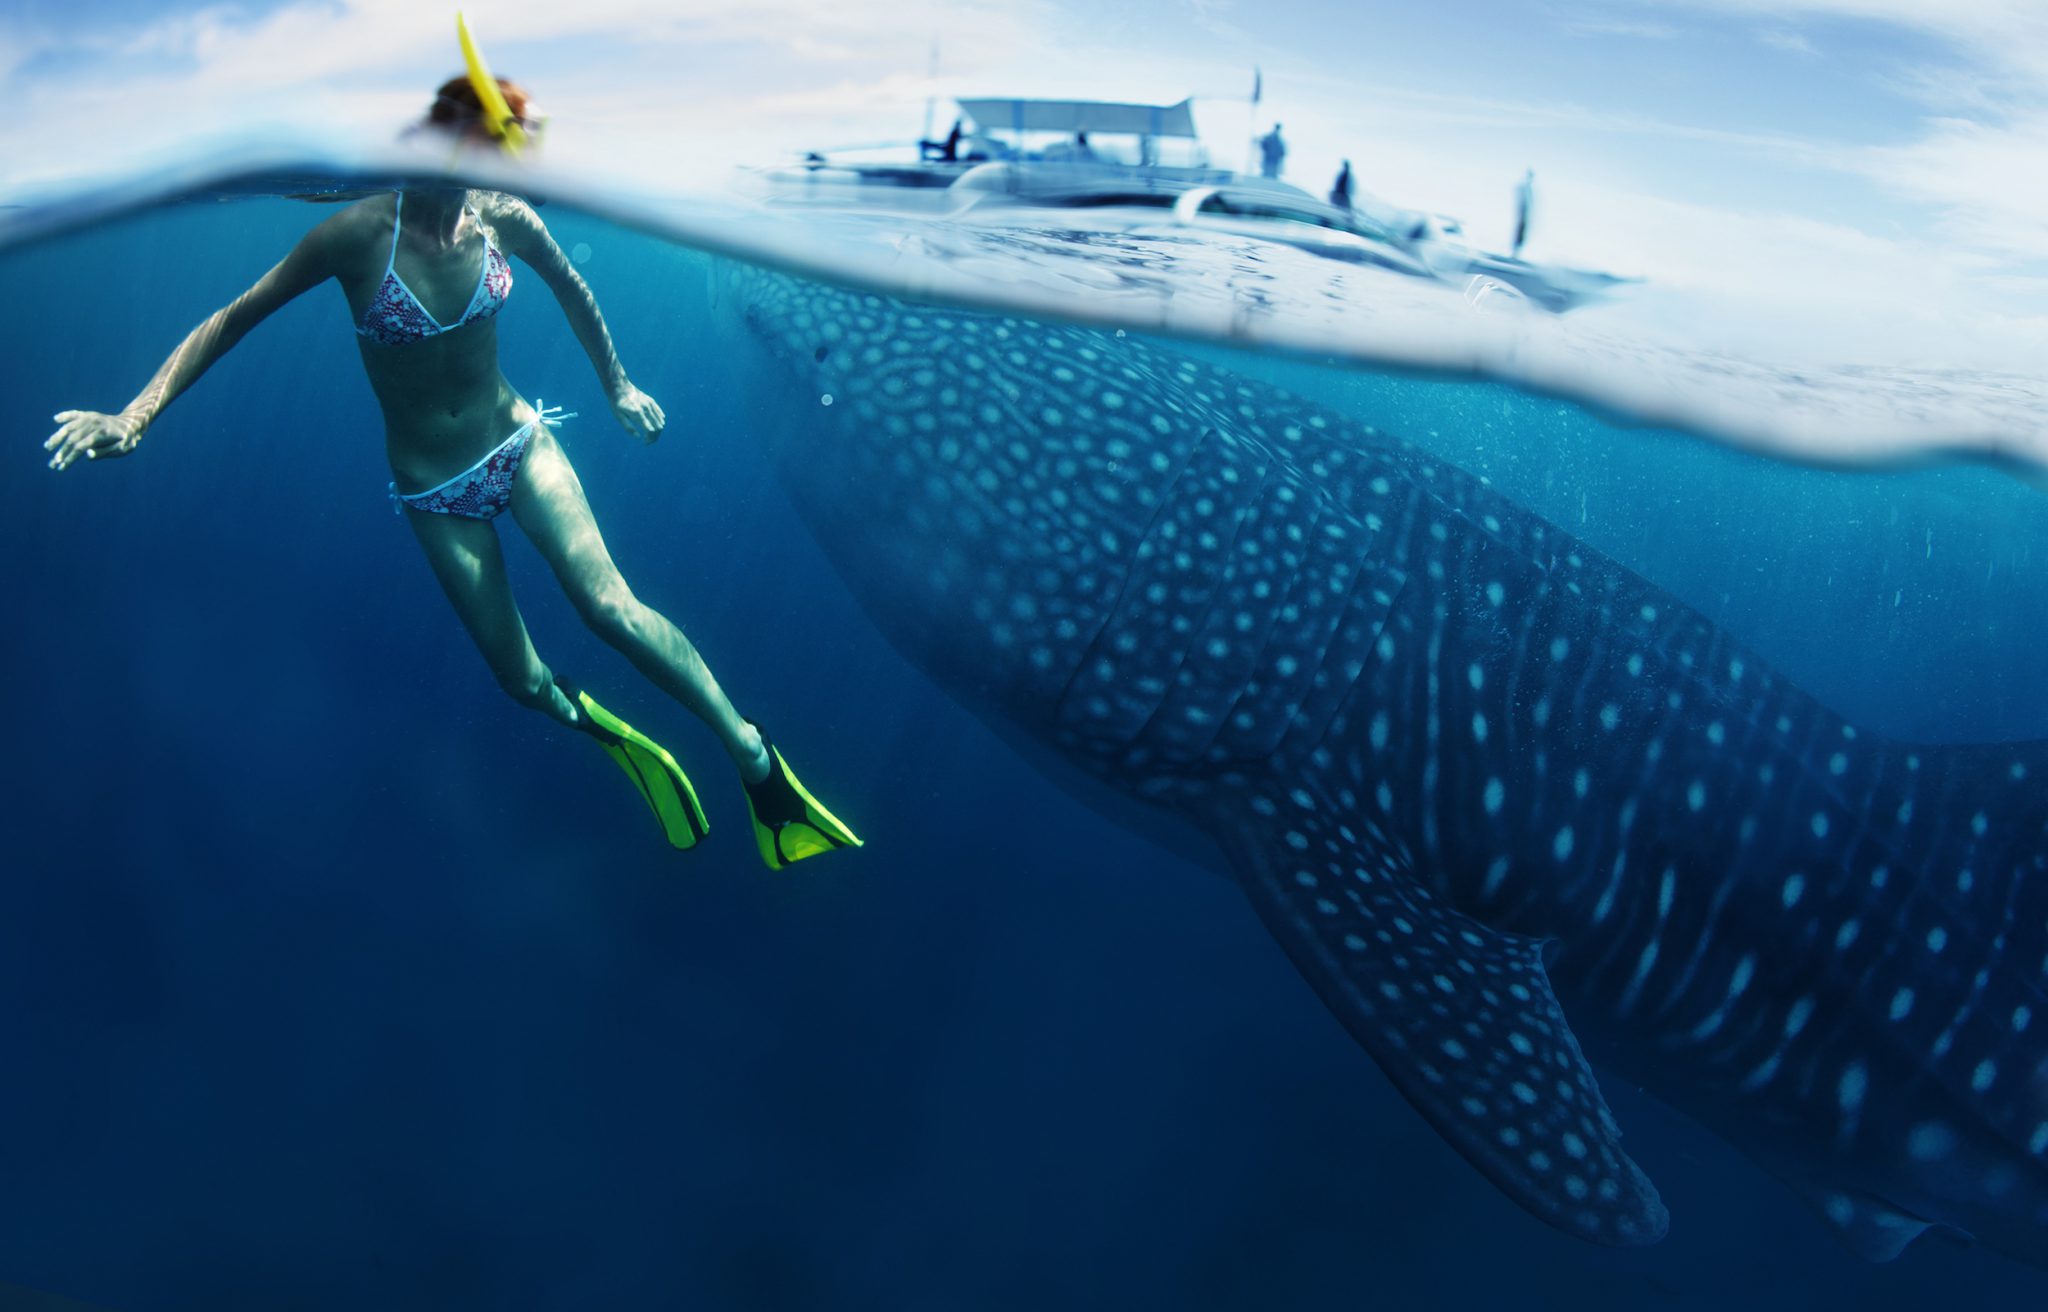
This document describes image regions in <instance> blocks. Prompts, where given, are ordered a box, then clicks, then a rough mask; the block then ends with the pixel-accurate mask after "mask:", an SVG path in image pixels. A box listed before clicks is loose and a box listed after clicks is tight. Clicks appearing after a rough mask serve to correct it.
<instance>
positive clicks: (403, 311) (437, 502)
mask: <svg viewBox="0 0 2048 1312" xmlns="http://www.w3.org/2000/svg"><path fill="white" fill-rule="evenodd" d="M404 213H405V194H404V193H403V192H401V193H399V196H398V201H397V203H396V205H394V206H393V208H392V212H391V258H390V259H389V260H387V261H386V262H385V265H384V280H383V281H382V282H380V283H378V284H377V293H376V295H374V296H372V297H371V298H370V303H369V305H368V306H366V307H365V308H364V310H363V318H362V322H360V323H358V324H357V325H356V332H357V333H358V334H360V335H361V336H364V337H367V338H369V339H370V340H371V341H373V342H378V343H381V344H382V345H385V346H409V345H412V344H413V343H415V342H423V341H426V340H427V339H428V338H430V337H439V336H440V335H441V334H442V333H452V332H454V331H455V330H456V329H457V328H461V327H463V326H465V325H467V324H472V323H477V322H479V321H481V320H484V319H489V318H492V317H493V316H495V315H496V314H497V313H498V311H499V310H501V309H503V308H504V306H505V301H506V299H507V298H508V297H509V296H511V294H512V266H511V265H510V264H508V263H507V262H506V260H505V255H504V252H502V251H500V250H499V249H498V247H497V244H496V243H495V242H493V241H492V240H491V234H490V232H489V231H488V230H485V231H484V267H483V271H482V272H481V273H479V274H478V275H477V280H476V291H475V292H474V293H473V294H471V296H470V298H469V306H468V308H466V309H465V310H463V312H462V317H461V318H459V319H457V320H456V321H455V322H454V323H449V324H444V323H442V322H441V321H440V320H438V319H436V318H435V317H434V316H433V315H431V314H429V313H428V312H427V307H426V306H424V305H422V304H420V298H419V297H417V296H415V295H414V294H413V291H412V288H410V287H408V286H406V285H405V279H403V278H401V277H399V276H398V231H399V224H400V222H401V221H402V219H403V216H404ZM470 216H471V217H472V218H475V219H476V220H477V224H478V227H479V228H481V227H482V219H481V218H480V217H478V216H477V214H476V211H475V210H474V209H472V210H470ZM573 418H575V415H574V413H573V412H568V413H565V412H564V411H563V410H562V408H561V407H560V406H556V407H555V408H554V409H553V410H550V409H549V408H548V407H546V406H545V405H542V404H540V403H538V402H536V403H535V405H534V415H533V418H532V419H530V420H528V421H527V422H526V423H524V424H521V425H520V426H519V429H518V431H517V432H515V433H513V434H512V436H510V437H508V438H506V439H505V440H504V441H503V442H502V443H500V444H499V445H498V446H497V448H496V449H494V450H493V451H491V452H490V454H488V455H486V456H485V457H484V458H483V459H481V460H479V461H477V462H476V463H475V464H473V465H471V466H470V467H469V468H468V469H465V470H463V471H462V472H461V473H459V474H457V475H456V476H455V477H453V478H451V479H449V480H448V481H447V482H445V483H441V484H439V485H437V486H435V487H430V488H428V489H427V490H426V491H424V492H410V493H407V492H400V491H399V490H398V484H396V483H393V484H391V513H392V514H394V515H395V514H397V513H398V512H399V510H400V509H401V508H402V507H405V506H410V507H411V508H412V509H414V510H420V511H425V512H427V513H428V514H434V515H463V516H466V517H468V518H470V519H496V518H497V517H498V516H499V515H501V514H503V513H504V511H505V507H506V506H508V505H510V504H511V503H512V483H513V481H514V480H515V479H517V478H518V477H519V466H520V464H521V463H522V462H524V461H525V459H526V446H527V443H528V442H530V441H531V440H532V438H533V433H534V430H535V429H536V428H539V427H541V426H542V425H546V426H548V427H550V428H553V427H557V426H559V425H560V424H561V422H562V421H563V420H564V419H573Z"/></svg>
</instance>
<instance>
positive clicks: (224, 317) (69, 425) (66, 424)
mask: <svg viewBox="0 0 2048 1312" xmlns="http://www.w3.org/2000/svg"><path fill="white" fill-rule="evenodd" d="M349 217H350V216H349V215H346V214H337V215H335V216H334V217H333V218H331V219H329V220H327V221H326V222H325V223H322V224H321V225H320V226H319V227H317V228H314V229H313V230H312V231H311V232H309V233H307V234H306V235H305V236H304V237H302V238H300V239H299V244H298V245H296V246H294V247H293V248H292V252H291V254H289V255H287V256H285V257H284V259H282V260H280V261H279V262H278V264H277V267H275V268H273V269H272V270H271V271H270V272H269V273H266V274H264V275H263V276H262V277H261V278H259V279H257V281H256V285H255V286H253V287H251V288H250V289H249V290H248V291H246V292H243V293H242V294H241V295H240V296H237V297H236V298H235V299H234V300H233V301H232V302H231V303H229V304H228V305H226V306H224V307H222V308H221V309H219V310H216V311H214V312H213V314H212V315H211V316H209V317H208V318H207V320H206V322H205V323H202V324H200V325H199V326H198V327H197V328H194V329H193V330H192V331H191V332H190V333H189V334H187V335H186V338H185V340H184V341H182V342H180V343H179V344H178V349H177V350H175V351H173V352H171V358H170V359H168V360H165V361H164V363H163V367H162V368H160V369H158V370H157V371H156V376H155V377H153V378H151V379H150V380H149V384H148V385H147V386H146V387H144V388H143V389H142V391H141V392H139V393H138V394H137V395H136V397H135V399H134V400H133V401H130V402H129V403H128V405H127V407H126V408H125V409H123V410H122V411H121V413H119V414H115V415H108V414H101V413H100V412H98V411H97V410H65V411H61V412H59V413H58V414H57V416H56V421H57V423H58V424H59V425H60V427H59V428H58V429H57V431H56V432H55V433H52V434H51V435H50V440H49V441H47V442H44V443H43V450H45V451H48V452H50V453H51V455H50V468H52V469H68V468H70V467H71V464H72V462H74V461H76V460H78V459H79V458H80V457H83V458H85V459H87V460H97V459H100V458H101V457H103V456H105V457H112V456H125V455H127V454H129V453H130V452H131V451H133V450H135V448H136V447H137V446H139V445H140V444H141V442H142V435H143V434H144V433H145V432H147V431H148V430H149V426H150V425H151V424H153V423H155V422H156V417H157V416H158V415H159V414H161V413H163V408H164V407H165V406H167V405H169V404H170V403H171V402H172V401H174V400H176V399H177V397H178V395H179V394H180V393H181V392H183V391H184V390H185V389H186V388H188V387H190V386H192V384H193V383H195V382H198V381H199V376H200V375H201V374H203V373H205V372H206V370H207V368H208V367H209V366H211V365H212V364H213V362H214V361H215V360H218V359H220V358H221V357H222V356H223V355H226V354H227V353H228V351H229V350H230V349H231V348H233V346H234V345H235V343H236V342H239V341H241V340H242V338H243V336H244V335H246V334H247V333H248V331H249V330H250V329H251V328H254V327H255V326H256V325H257V324H259V323H262V322H263V321H264V320H265V319H266V318H268V317H270V315H271V314H272V313H273V312H274V311H276V310H277V308H278V307H279V306H281V305H283V304H285V302H287V301H289V300H291V299H292V298H293V297H295V296H297V295H299V294H300V293H301V292H304V291H307V290H309V289H311V288H313V287H316V286H318V285H319V284H320V283H322V282H325V281H326V280H327V279H329V278H331V277H333V276H334V273H335V270H336V268H337V263H336V260H335V250H336V248H337V247H338V246H339V245H340V242H341V237H340V233H341V230H342V227H343V225H344V223H345V221H346V220H348V219H349Z"/></svg>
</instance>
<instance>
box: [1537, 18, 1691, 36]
mask: <svg viewBox="0 0 2048 1312" xmlns="http://www.w3.org/2000/svg"><path fill="white" fill-rule="evenodd" d="M1560 26H1561V27H1562V29H1563V30H1564V31H1565V32H1567V33H1569V34H1570V35H1572V36H1621V37H1635V38H1638V39H1640V40H1644V41H1671V40H1675V39H1677V38H1678V37H1681V36H1683V35H1685V29H1684V28H1682V27H1679V26H1677V25H1676V24H1674V23H1652V22H1646V21H1643V20H1641V19H1626V18H1608V17H1602V16H1595V15H1587V16H1584V17H1576V18H1566V19H1565V20H1563V22H1562V24H1561V25H1560Z"/></svg>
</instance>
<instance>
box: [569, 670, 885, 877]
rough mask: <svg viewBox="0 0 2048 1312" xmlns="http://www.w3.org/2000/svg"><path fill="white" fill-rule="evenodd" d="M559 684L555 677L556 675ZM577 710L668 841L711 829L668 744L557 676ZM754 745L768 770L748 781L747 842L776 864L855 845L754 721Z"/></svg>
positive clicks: (679, 842) (695, 838) (688, 844)
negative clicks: (762, 751) (750, 830)
mask: <svg viewBox="0 0 2048 1312" xmlns="http://www.w3.org/2000/svg"><path fill="white" fill-rule="evenodd" d="M557 682H558V684H559V682H560V681H559V680H558V681H557ZM560 686H561V688H562V691H563V692H564V693H566V694H567V695H568V697H569V700H570V702H572V703H573V704H574V705H575V707H576V709H577V711H578V721H577V727H578V728H580V729H582V730H583V731H584V732H585V733H587V734H589V735H590V736H591V737H593V738H595V739H597V741H598V744H599V746H601V747H603V748H604V750H605V755H607V756H609V757H611V758H612V760H614V761H616V762H618V765H619V768H620V769H621V770H624V771H625V772H626V777H627V778H628V779H631V780H632V781H633V786H634V787H635V788H637V789H639V790H640V795H641V797H643V798H645V799H646V801H647V806H648V808H649V809H650V810H652V811H653V812H654V818H655V819H656V820H658V821H660V822H661V829H662V833H663V834H665V835H666V836H667V838H668V841H669V845H670V846H672V847H675V848H678V849H682V850H687V849H689V848H692V847H695V846H696V845H697V844H698V843H699V842H701V841H703V839H704V838H705V836H706V835H708V834H709V833H710V832H711V822H710V821H709V820H708V819H706V818H705V815H704V808H703V806H702V805H700V804H699V803H698V801H697V790H696V789H695V788H693V787H691V786H690V778H689V776H688V775H686V774H684V773H683V769H682V767H681V766H679V765H677V764H676V758H675V757H673V756H671V755H669V754H668V751H667V749H665V748H664V747H662V745H661V744H660V743H657V742H655V741H654V740H653V739H652V738H649V737H648V736H647V735H646V734H644V733H641V732H640V731H639V730H638V729H635V728H634V727H633V726H632V725H630V724H627V723H626V722H625V721H624V720H621V719H620V718H619V717H618V716H616V715H613V714H612V713H611V712H610V711H607V710H606V709H605V708H604V707H602V706H600V705H598V704H597V702H596V700H595V699H593V698H592V697H591V695H590V694H589V693H587V692H582V691H580V690H577V689H574V688H571V687H569V686H568V685H566V684H560ZM754 727H755V729H756V730H760V732H761V745H762V746H763V747H764V748H766V749H767V751H768V777H767V778H766V779H763V780H762V781H761V782H760V783H758V784H747V785H745V787H746V793H747V810H748V812H749V814H750V815H751V816H752V817H753V821H754V844H755V846H756V847H757V848H758V849H759V850H760V853H761V860H762V861H764V862H766V863H767V866H768V868H769V869H770V870H781V869H782V868H784V867H785V866H787V865H789V864H790V863H791V862H793V861H801V860H803V859H804V858H805V857H807V856H816V855H818V854H819V853H821V852H830V851H832V850H834V849H835V848H841V847H859V846H861V840H860V838H859V837H858V836H857V835H856V834H855V833H854V832H853V831H852V830H851V829H848V828H847V827H846V825H845V824H843V823H842V822H841V821H840V819H839V818H838V817H837V816H835V815H833V814H832V813H831V812H830V811H828V810H826V809H825V807H824V805H823V804H822V803H821V802H819V801H818V799H817V798H815V797H813V796H811V794H810V792H809V790H807V789H806V788H805V787H804V786H803V785H802V784H801V783H799V782H797V778H796V776H795V775H794V774H792V773H790V770H789V764H788V762H786V761H784V760H783V759H782V753H781V752H779V751H777V750H776V749H775V745H774V744H773V743H771V742H769V740H768V734H767V732H766V731H765V730H761V729H760V726H759V725H755V726H754Z"/></svg>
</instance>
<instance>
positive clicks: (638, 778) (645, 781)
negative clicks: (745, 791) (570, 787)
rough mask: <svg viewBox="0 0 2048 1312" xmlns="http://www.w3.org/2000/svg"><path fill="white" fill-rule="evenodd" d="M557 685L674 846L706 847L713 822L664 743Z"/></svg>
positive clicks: (583, 726) (585, 695)
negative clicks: (636, 789)
mask: <svg viewBox="0 0 2048 1312" xmlns="http://www.w3.org/2000/svg"><path fill="white" fill-rule="evenodd" d="M556 683H557V686H558V687H561V689H562V691H563V692H565V693H567V694H568V695H569V700H570V701H571V702H572V703H574V704H575V706H576V709H577V711H578V712H579V713H580V716H581V718H580V720H579V722H578V724H577V727H578V728H580V729H582V730H583V731H584V732H585V733H587V734H589V735H590V736H591V737H593V738H595V739H597V741H598V744H599V745H600V746H601V747H603V748H604V751H605V755H607V756H609V757H611V758H612V759H613V760H614V761H617V762H618V763H619V768H620V769H621V770H624V771H625V772H626V777H627V778H628V779H631V780H632V781H633V786H634V787H635V788H638V789H639V790H640V796H642V797H644V798H646V799H647V805H648V808H649V809H650V810H652V811H653V812H654V818H655V819H657V820H659V821H661V831H662V833H664V834H666V835H667V836H668V841H669V845H670V846H671V847H677V848H683V849H688V848H692V847H695V846H696V845H697V844H698V843H700V842H702V841H703V839H704V836H705V835H706V834H708V833H710V832H711V822H710V821H709V820H706V819H705V818H704V808H703V807H702V806H700V805H698V803H697V790H696V789H694V788H692V787H690V777H689V776H688V775H686V774H684V773H683V768H682V767H681V766H679V765H677V764H676V758H675V757H673V756H670V755H669V754H668V751H667V749H666V748H664V747H663V746H662V745H661V744H660V743H658V742H655V741H654V740H653V739H652V738H649V737H648V736H647V735H646V734H644V733H641V732H640V731H639V730H638V729H635V728H634V727H633V726H632V725H630V724H627V723H626V722H625V721H624V720H621V719H620V718H619V717H618V716H616V715H613V714H612V713H611V712H610V711H608V710H606V709H605V708H604V707H602V706H599V705H598V704H597V703H596V702H595V701H594V700H592V699H591V696H590V694H589V693H587V692H579V691H576V690H574V689H572V688H570V687H568V686H567V685H565V684H562V683H561V682H560V681H559V680H557V681H556Z"/></svg>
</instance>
